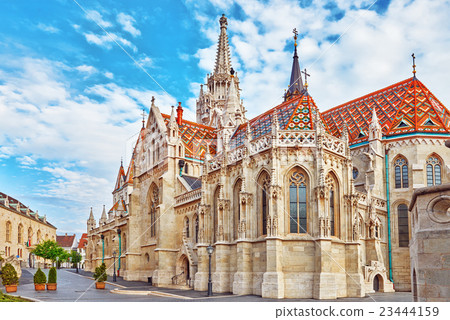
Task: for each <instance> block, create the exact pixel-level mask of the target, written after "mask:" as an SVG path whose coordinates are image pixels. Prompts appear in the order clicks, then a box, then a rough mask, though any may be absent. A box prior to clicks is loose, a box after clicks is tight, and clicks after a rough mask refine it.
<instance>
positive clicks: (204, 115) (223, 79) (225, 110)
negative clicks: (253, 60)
mask: <svg viewBox="0 0 450 320" xmlns="http://www.w3.org/2000/svg"><path fill="white" fill-rule="evenodd" d="M219 23H220V35H219V41H218V44H217V53H216V63H215V66H214V72H213V73H211V74H208V75H207V76H206V84H205V85H201V86H200V94H199V97H198V99H197V123H201V124H203V125H207V126H211V127H214V128H218V127H219V126H220V124H221V123H222V124H224V120H226V122H227V123H226V124H224V125H225V126H228V125H229V124H230V122H229V120H230V119H232V120H233V121H232V126H234V125H235V119H236V118H237V119H244V113H245V109H244V106H243V105H242V102H241V99H240V92H239V91H240V89H239V78H238V76H237V74H236V73H235V72H234V70H233V68H232V67H231V59H230V47H229V44H228V35H227V26H228V21H227V18H226V17H225V15H222V17H221V18H220V20H219ZM231 86H233V88H231ZM230 92H231V99H232V100H233V101H232V102H230ZM223 117H225V118H226V119H222V118H223Z"/></svg>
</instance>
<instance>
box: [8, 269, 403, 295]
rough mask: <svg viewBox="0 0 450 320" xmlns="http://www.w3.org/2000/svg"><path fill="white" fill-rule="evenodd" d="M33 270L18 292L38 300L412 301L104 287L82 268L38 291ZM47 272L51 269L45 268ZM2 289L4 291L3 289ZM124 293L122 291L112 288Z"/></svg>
mask: <svg viewBox="0 0 450 320" xmlns="http://www.w3.org/2000/svg"><path fill="white" fill-rule="evenodd" d="M35 271H36V270H34V269H23V270H22V277H21V278H20V283H19V286H18V288H17V293H16V294H15V295H18V296H22V297H27V298H31V299H35V300H38V301H51V302H57V301H65V302H70V301H85V302H87V301H97V302H107V301H108V302H140V301H143V302H144V301H147V302H152V301H154V302H166V301H178V302H180V301H184V302H197V301H198V302H205V301H215V302H219V301H229V302H258V301H261V302H293V301H298V302H308V301H314V302H330V301H331V302H355V301H364V302H373V301H376V302H409V301H412V296H411V293H410V292H396V293H375V294H371V295H370V296H367V297H364V298H342V299H337V300H320V301H319V300H313V299H283V300H275V299H264V298H261V297H258V296H254V295H245V296H237V295H232V294H222V293H220V294H219V293H217V294H214V295H213V297H207V296H206V292H202V291H194V290H180V289H175V288H157V287H153V286H151V285H150V284H149V283H146V282H140V281H125V280H123V279H122V278H121V277H117V282H115V283H112V282H111V280H112V277H108V282H107V284H106V288H105V290H98V289H95V283H94V280H93V279H92V278H90V277H91V276H92V273H90V272H85V271H83V270H79V273H78V274H77V273H76V272H75V270H73V269H59V270H58V289H57V290H56V291H35V290H34V284H33V274H34V272H35ZM43 271H44V272H45V273H46V274H48V269H46V270H43ZM0 288H1V289H2V290H3V292H5V290H4V288H3V287H1V286H0ZM112 290H115V292H122V294H118V293H112V292H111V291H112Z"/></svg>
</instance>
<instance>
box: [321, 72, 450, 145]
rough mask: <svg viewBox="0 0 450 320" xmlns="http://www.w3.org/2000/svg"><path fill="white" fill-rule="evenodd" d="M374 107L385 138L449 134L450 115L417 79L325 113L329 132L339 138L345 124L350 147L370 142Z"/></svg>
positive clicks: (397, 84)
mask: <svg viewBox="0 0 450 320" xmlns="http://www.w3.org/2000/svg"><path fill="white" fill-rule="evenodd" d="M374 108H375V112H376V113H377V117H378V121H379V123H380V125H381V128H382V131H383V135H384V136H388V137H389V136H396V135H400V134H410V133H427V134H429V133H436V134H448V133H450V112H449V111H448V109H447V108H446V107H445V106H444V105H443V104H442V103H441V102H440V101H439V100H438V99H437V98H436V97H435V96H434V95H433V94H432V93H431V91H430V90H428V88H427V87H425V85H424V84H423V83H422V82H420V81H419V80H418V79H417V78H415V77H413V78H409V79H406V80H403V81H401V82H398V83H396V84H393V85H391V86H389V87H386V88H384V89H381V90H378V91H375V92H373V93H370V94H368V95H365V96H363V97H360V98H357V99H355V100H352V101H349V102H347V103H344V104H341V105H339V106H337V107H334V108H332V109H330V110H328V111H325V112H324V113H322V117H323V119H324V121H325V124H326V127H327V129H328V130H329V131H330V133H331V134H333V135H335V136H340V135H341V132H342V128H343V124H344V121H345V122H346V124H347V128H348V131H349V142H350V144H357V143H361V142H365V141H367V140H368V136H369V125H370V123H371V121H372V112H373V109H374Z"/></svg>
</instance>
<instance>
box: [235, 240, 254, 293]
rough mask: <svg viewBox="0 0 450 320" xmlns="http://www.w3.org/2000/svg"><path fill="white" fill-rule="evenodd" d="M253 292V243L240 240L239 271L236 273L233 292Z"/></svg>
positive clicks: (238, 252) (238, 244)
mask: <svg viewBox="0 0 450 320" xmlns="http://www.w3.org/2000/svg"><path fill="white" fill-rule="evenodd" d="M252 293H253V273H252V243H251V242H248V241H238V243H237V272H236V273H235V274H234V281H233V294H252Z"/></svg>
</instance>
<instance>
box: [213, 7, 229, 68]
mask: <svg viewBox="0 0 450 320" xmlns="http://www.w3.org/2000/svg"><path fill="white" fill-rule="evenodd" d="M219 22H220V35H219V44H218V46H217V55H216V65H215V67H214V73H216V74H219V73H228V74H229V73H230V69H231V60H230V48H229V46H228V36H227V26H228V22H227V18H226V17H225V15H224V14H222V17H221V18H220V20H219Z"/></svg>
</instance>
